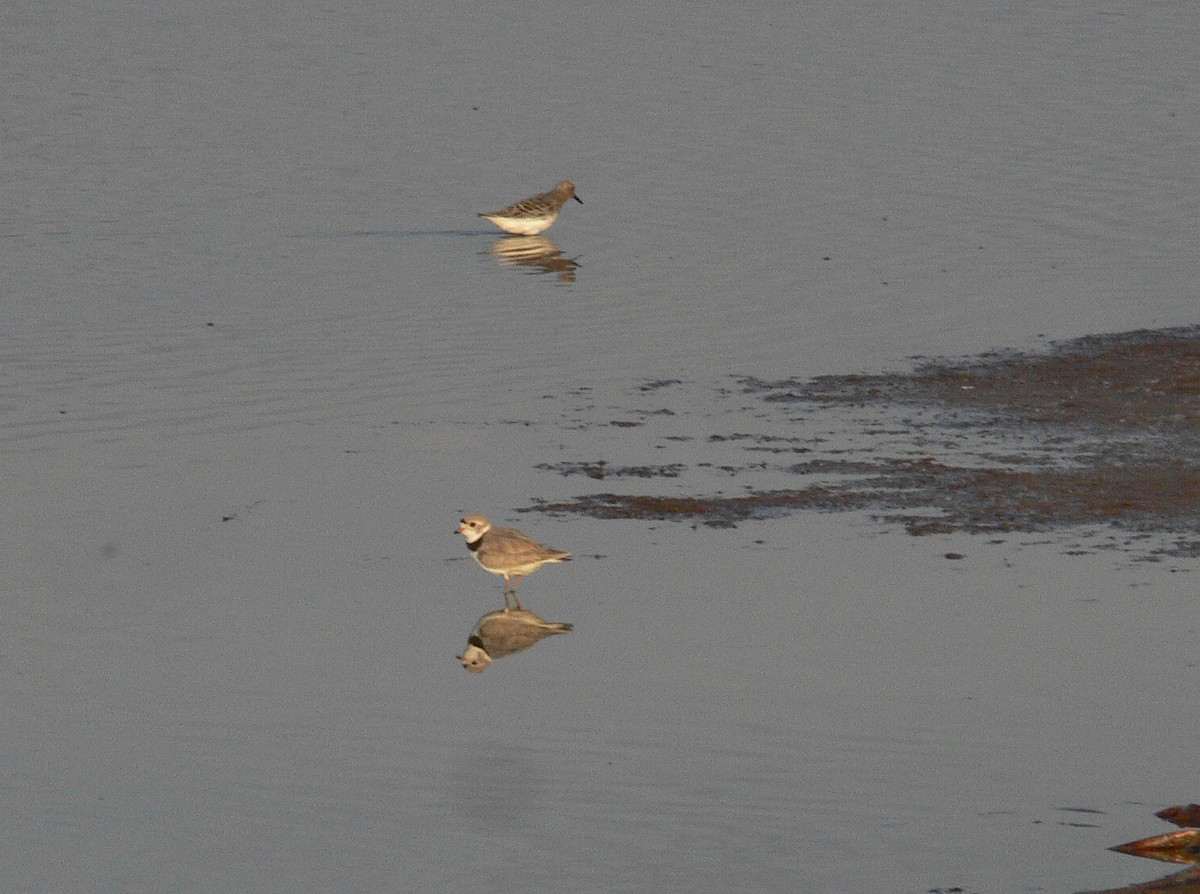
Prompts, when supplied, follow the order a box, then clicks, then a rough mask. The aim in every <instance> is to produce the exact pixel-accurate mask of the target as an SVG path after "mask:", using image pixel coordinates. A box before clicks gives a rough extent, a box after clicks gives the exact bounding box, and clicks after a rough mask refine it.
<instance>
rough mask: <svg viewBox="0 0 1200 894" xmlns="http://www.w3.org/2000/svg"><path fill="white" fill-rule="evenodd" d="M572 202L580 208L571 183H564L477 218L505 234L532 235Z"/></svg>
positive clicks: (541, 229)
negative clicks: (482, 219) (490, 223)
mask: <svg viewBox="0 0 1200 894" xmlns="http://www.w3.org/2000/svg"><path fill="white" fill-rule="evenodd" d="M567 199H574V200H575V201H576V202H578V203H579V204H580V205H582V204H583V199H581V198H579V196H577V195H575V184H574V183H572V182H571V181H570V180H564V181H562V182H561V183H559V184H558V186H556V187H554V189H552V190H550V191H549V192H544V193H542V194H541V195H537V196H534V197H533V198H531V199H524V200H522V201H520V202H515V203H514V204H512V205H509V206H508V207H507V208H503V209H501V210H500V211H480V212H479V216H480V217H486V218H487V219H488V220H490V221H491V222H492V223H494V224H495V225H496V226H498V227H499V228H500V229H502V230H504V232H506V233H516V234H517V235H518V236H536V235H537V234H538V233H540V232H542V231H543V230H546V229H549V227H550V225H551V224H552V223H554V221H556V220H557V219H558V212H559V211H561V210H562V206H563V205H565V204H566V203H567Z"/></svg>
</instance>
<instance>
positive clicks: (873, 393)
mask: <svg viewBox="0 0 1200 894" xmlns="http://www.w3.org/2000/svg"><path fill="white" fill-rule="evenodd" d="M739 381H740V383H741V386H742V394H743V395H749V396H752V397H755V398H757V399H759V400H760V401H762V402H763V403H764V404H765V405H767V406H788V407H791V406H795V405H803V406H804V407H807V409H806V410H805V411H804V412H805V415H804V416H803V418H801V419H794V418H793V419H790V420H788V421H789V422H790V423H791V424H794V425H796V426H797V427H798V431H797V434H796V435H795V436H791V435H787V434H779V433H778V432H776V433H772V434H765V433H764V434H754V433H753V432H745V431H742V432H736V433H733V434H721V433H713V434H711V435H710V436H709V437H708V439H707V442H706V443H707V445H708V446H709V447H711V448H712V449H726V450H727V449H730V448H733V449H745V450H758V451H767V452H768V453H769V454H775V455H780V454H785V453H787V454H792V455H795V454H817V453H822V454H823V455H821V456H818V455H811V456H806V457H805V461H804V462H799V463H796V464H792V465H785V466H781V467H777V471H783V472H788V473H791V474H794V475H801V476H814V475H820V476H822V477H821V482H820V483H819V484H813V485H810V486H806V487H802V488H778V487H769V488H767V487H763V488H747V489H746V491H745V492H743V493H741V494H738V495H735V496H727V495H724V494H721V493H717V494H715V495H702V494H700V495H696V494H693V495H678V496H665V495H646V494H622V493H615V492H609V493H600V494H591V495H586V496H581V497H578V498H576V499H573V500H571V501H567V502H555V503H544V504H540V505H539V506H538V507H536V508H538V509H540V510H542V511H546V512H576V513H582V514H586V515H591V516H593V517H597V518H632V519H654V520H662V519H676V520H681V521H691V522H693V523H697V524H705V525H710V526H715V527H729V526H732V525H735V524H737V523H738V522H740V521H744V520H746V519H751V518H765V517H773V516H777V515H781V514H784V513H790V512H795V511H798V510H811V509H815V510H825V511H834V510H839V511H840V510H856V509H857V510H862V509H866V510H870V511H873V512H876V513H877V514H879V515H880V517H882V518H883V519H885V520H888V521H895V522H898V523H901V524H903V525H904V527H905V528H906V530H908V531H909V532H910V533H912V534H916V535H920V534H932V533H949V532H957V531H963V532H969V533H990V532H1040V531H1051V530H1054V529H1058V528H1063V527H1068V526H1080V525H1098V524H1103V525H1112V526H1115V527H1117V528H1121V529H1124V530H1126V531H1128V532H1133V535H1134V539H1135V538H1136V536H1137V535H1141V534H1144V533H1146V532H1157V533H1161V532H1167V533H1170V534H1173V535H1175V538H1176V539H1175V543H1174V546H1173V547H1169V548H1166V549H1162V550H1159V551H1158V552H1160V553H1164V554H1169V555H1179V556H1200V437H1198V436H1200V326H1194V327H1189V328H1184V329H1168V330H1161V331H1139V332H1132V333H1124V334H1119V335H1109V336H1096V337H1088V338H1083V339H1078V340H1075V341H1070V342H1065V343H1062V344H1059V345H1056V346H1055V347H1054V348H1053V349H1052V350H1050V351H1049V352H1047V353H1045V354H1036V355H1034V354H1021V353H1015V352H1006V353H995V354H986V355H982V356H980V357H975V358H970V359H967V360H962V361H923V362H922V363H921V364H920V365H918V366H917V367H916V369H915V370H913V371H911V372H907V373H895V374H888V375H870V376H866V375H849V376H824V377H820V378H817V379H813V380H810V381H801V380H785V381H763V380H758V379H741V380H739ZM670 384H672V385H674V384H675V383H674V382H671V383H670ZM839 407H851V408H861V409H863V410H864V411H871V412H876V411H878V412H880V413H888V412H890V413H891V414H892V416H891V417H890V418H889V419H888V420H887V424H881V423H879V422H877V421H876V422H872V423H871V424H870V425H869V426H868V427H866V428H864V429H862V430H861V431H859V432H858V433H857V434H856V435H855V436H854V437H853V438H851V440H852V441H853V450H845V449H844V450H842V451H840V452H841V453H847V454H848V453H853V454H854V457H853V458H850V457H849V456H846V457H840V456H839V455H838V454H839V451H838V450H836V449H833V448H832V447H826V446H825V445H824V444H823V443H822V442H823V439H822V438H815V437H812V436H811V435H809V436H805V435H804V432H803V430H802V426H803V423H804V422H805V420H810V419H812V418H813V415H812V414H813V413H820V412H821V411H823V410H829V409H830V408H833V409H836V408H839ZM669 438H670V435H667V437H666V438H665V439H669ZM864 442H868V443H864ZM888 454H891V455H888ZM964 454H965V455H964ZM696 466H697V468H702V467H710V468H711V467H714V466H716V467H717V468H720V469H722V470H726V471H727V472H728V471H729V470H733V472H734V473H736V472H740V471H747V470H748V469H749V468H750V467H748V466H744V467H736V468H735V467H733V466H728V465H716V464H712V463H698V464H696ZM542 468H547V469H553V470H555V471H559V472H560V473H561V474H564V475H568V474H584V475H588V476H589V477H592V478H596V479H610V478H621V477H629V476H634V475H636V476H637V477H649V478H653V477H676V476H679V475H681V474H683V473H684V472H685V471H686V469H685V467H684V466H683V465H681V464H678V463H675V464H667V465H660V466H644V467H639V466H631V467H625V468H624V469H623V470H621V469H616V468H612V467H609V466H608V465H607V464H606V463H604V462H602V461H596V462H592V463H559V464H556V465H554V466H543V467H542Z"/></svg>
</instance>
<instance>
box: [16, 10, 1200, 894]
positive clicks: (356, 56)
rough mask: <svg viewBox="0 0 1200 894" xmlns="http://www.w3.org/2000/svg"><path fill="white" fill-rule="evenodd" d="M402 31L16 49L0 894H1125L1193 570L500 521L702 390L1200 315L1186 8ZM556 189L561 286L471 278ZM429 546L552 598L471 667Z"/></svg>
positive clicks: (1002, 543)
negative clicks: (486, 542)
mask: <svg viewBox="0 0 1200 894" xmlns="http://www.w3.org/2000/svg"><path fill="white" fill-rule="evenodd" d="M425 6H428V7H429V8H417V7H416V6H409V5H405V4H400V5H397V4H395V3H372V2H365V3H353V4H341V5H330V4H318V3H310V2H306V0H301V2H297V3H292V4H249V5H247V4H244V3H236V4H235V3H210V4H194V3H181V2H177V0H167V2H154V3H140V2H133V0H129V2H122V0H112V2H102V3H90V4H89V3H76V4H49V5H48V4H42V3H32V2H26V0H13V2H10V3H8V4H6V5H5V6H4V7H3V8H2V9H0V75H2V78H0V80H2V83H3V84H4V87H3V90H2V91H0V95H2V96H3V106H2V110H3V126H2V128H0V141H2V143H0V144H2V146H3V158H4V173H3V176H2V177H0V235H2V236H3V243H2V245H3V249H2V250H3V259H4V262H3V265H2V266H0V286H2V290H0V301H3V309H4V313H3V323H2V324H0V370H2V371H3V376H2V379H0V382H2V384H0V422H2V424H0V457H2V461H3V470H4V471H3V474H2V475H0V498H2V499H0V513H2V515H3V520H4V530H5V532H6V537H5V583H4V586H3V587H2V588H0V605H2V611H3V623H2V624H0V698H2V700H3V701H2V702H0V708H2V713H3V716H4V718H5V720H4V723H3V725H2V727H0V748H2V754H3V756H4V761H3V768H2V770H0V780H2V786H3V788H2V789H0V794H2V795H3V797H0V866H2V867H3V869H2V870H0V877H2V878H3V882H0V885H2V886H3V887H4V888H5V889H6V890H11V891H15V892H59V891H80V892H141V891H145V892H158V891H168V890H169V891H188V892H190V891H196V892H217V891H222V892H223V891H229V892H244V891H254V892H289V894H294V892H328V891H356V892H357V891H389V892H391V891H396V892H400V891H404V892H408V891H447V890H463V889H467V888H478V889H484V888H486V889H487V890H490V891H502V892H508V891H511V892H559V891H576V892H592V891H595V892H601V891H603V892H643V891H644V892H662V891H676V890H687V891H694V892H727V891H734V890H736V891H764V892H776V891H779V892H783V891H787V892H794V891H812V892H842V891H860V892H865V891H870V892H874V891H878V892H924V891H928V890H930V889H932V888H949V887H952V886H960V887H963V888H964V889H965V890H968V891H979V892H1017V891H1073V890H1078V889H1080V888H1088V887H1102V886H1113V885H1117V884H1122V883H1127V882H1130V881H1134V880H1141V879H1148V878H1152V877H1154V876H1155V875H1156V874H1157V869H1158V867H1155V866H1153V865H1151V864H1148V863H1145V862H1142V861H1137V860H1134V859H1131V858H1129V857H1124V856H1120V855H1116V854H1110V853H1108V852H1107V851H1105V850H1104V848H1105V847H1107V846H1108V845H1111V844H1116V843H1119V842H1122V841H1127V840H1129V839H1131V838H1137V837H1142V836H1144V835H1149V834H1155V833H1157V832H1159V831H1164V828H1163V827H1160V826H1159V824H1158V823H1157V821H1155V820H1154V819H1153V818H1152V817H1151V815H1150V814H1151V813H1152V811H1153V810H1155V809H1158V808H1159V807H1162V806H1165V805H1167V804H1173V803H1180V802H1186V801H1188V800H1195V799H1196V796H1197V792H1196V791H1195V774H1194V768H1195V766H1196V765H1197V762H1198V761H1200V740H1198V739H1197V737H1196V736H1195V729H1194V725H1195V724H1194V721H1195V692H1196V689H1197V683H1198V682H1200V679H1198V676H1200V670H1198V666H1197V661H1196V658H1195V643H1196V638H1197V620H1196V610H1197V595H1198V591H1200V585H1198V583H1197V575H1196V571H1197V568H1196V562H1195V561H1194V560H1179V559H1176V560H1168V561H1163V562H1141V561H1136V560H1134V559H1133V558H1131V557H1130V556H1129V555H1127V554H1125V553H1123V552H1122V551H1120V550H1112V549H1104V548H1095V549H1086V550H1066V549H1064V543H1063V540H1062V538H1061V537H1058V536H1055V535H1050V536H1047V537H1013V538H1007V539H999V540H996V541H991V540H984V539H983V538H970V537H965V536H954V537H931V538H921V539H915V538H911V537H909V536H907V535H906V534H904V533H903V532H902V530H900V529H899V528H897V527H894V526H893V527H889V526H887V525H885V524H882V523H879V522H877V521H874V520H872V519H870V518H867V517H865V516H861V515H841V516H832V515H811V514H809V515H804V514H802V515H796V516H792V517H788V518H783V519H777V520H770V521H761V522H752V523H747V524H744V525H741V526H739V527H738V528H736V529H733V530H710V529H704V528H701V529H693V528H692V527H689V526H686V525H672V524H645V523H640V522H632V521H627V522H604V521H596V520H589V519H581V518H557V517H548V516H544V515H539V514H536V513H534V514H518V513H516V512H515V510H516V509H517V508H520V507H525V506H528V505H530V503H531V502H532V501H533V500H534V499H535V498H543V499H549V500H554V499H565V498H569V497H570V496H572V495H575V494H578V493H581V492H588V491H592V490H596V489H602V488H597V487H594V486H591V485H593V482H587V483H581V480H580V479H572V478H564V477H561V476H558V475H556V474H553V473H548V472H546V471H543V470H539V469H538V468H537V465H538V464H541V463H558V462H563V461H579V460H596V459H606V460H608V461H610V462H632V463H669V462H680V463H685V464H690V463H695V462H700V461H705V460H708V459H711V456H710V455H709V454H708V453H706V452H705V451H704V450H703V449H702V448H701V445H702V444H703V443H704V441H705V439H706V438H707V437H708V436H709V435H711V434H714V433H720V434H729V433H731V432H737V431H747V430H752V429H751V427H752V426H754V425H758V424H760V420H759V419H758V416H756V414H757V413H758V412H759V410H758V409H756V408H754V407H752V406H751V405H750V402H747V403H746V404H745V405H743V404H742V403H739V402H738V401H737V400H736V399H728V400H721V399H717V397H716V396H717V395H721V394H722V393H723V391H722V389H724V388H726V386H728V385H729V384H730V382H731V381H732V380H731V378H730V377H731V376H737V375H755V376H762V377H773V376H810V375H817V374H823V373H844V372H856V371H869V372H875V371H879V370H883V369H903V368H905V367H906V358H908V357H910V356H912V355H917V354H925V355H929V354H935V355H957V354H962V353H970V352H975V351H980V350H986V349H989V348H995V347H1003V346H1011V347H1017V348H1034V347H1037V346H1039V345H1042V344H1045V343H1046V341H1047V340H1049V339H1056V338H1066V337H1071V336H1076V335H1082V334H1088V333H1095V332H1112V331H1122V330H1126V329H1133V328H1141V327H1160V326H1171V325H1182V324H1190V323H1195V322H1196V321H1197V300H1196V293H1195V282H1196V281H1197V278H1198V275H1200V254H1198V253H1197V252H1196V248H1195V247H1196V236H1197V227H1196V223H1197V203H1196V199H1195V185H1196V183H1197V182H1198V179H1200V154H1197V153H1196V151H1195V147H1196V144H1197V138H1198V137H1200V104H1198V100H1197V97H1198V96H1200V89H1198V88H1200V55H1197V53H1196V44H1197V39H1198V37H1200V10H1198V8H1197V7H1196V6H1195V5H1194V4H1190V3H1154V4H1099V5H1098V4H1096V3H1094V2H1077V3H1045V4H982V3H980V4H973V3H967V4H945V3H929V2H922V3H908V4H902V5H901V4H880V5H879V7H880V8H857V7H856V8H853V9H849V8H847V9H842V8H841V7H836V6H835V7H826V6H824V5H819V4H813V5H803V4H795V3H761V4H752V5H751V6H749V7H738V6H736V5H734V6H730V5H729V4H722V3H704V4H693V5H691V6H672V5H670V4H667V5H662V4H660V5H659V6H658V7H656V8H646V4H642V3H625V2H617V3H607V4H589V3H568V4H566V5H564V4H514V3H503V2H502V3H491V4H478V5H477V4H464V3H457V2H445V3H439V4H426V5H425ZM563 177H570V178H571V179H572V180H574V181H575V183H576V185H577V187H578V190H579V194H580V195H581V197H582V198H583V200H584V202H585V204H584V205H583V206H579V205H575V204H574V203H572V204H571V206H570V207H568V208H567V209H565V211H564V212H563V216H562V218H561V219H560V221H559V222H558V223H557V224H556V225H555V227H554V228H553V229H552V230H550V231H549V233H548V234H547V235H548V236H549V237H550V239H551V240H552V242H553V243H554V245H555V246H556V248H557V249H558V250H559V251H561V257H562V258H565V259H573V260H574V261H576V262H577V263H578V267H577V268H576V269H575V270H574V277H573V279H572V278H571V277H570V276H567V277H560V276H556V275H535V274H533V273H530V272H529V271H531V270H534V269H536V268H530V267H518V266H510V265H506V264H503V263H498V261H497V257H496V255H495V254H494V253H493V250H494V248H495V244H496V241H497V234H496V233H494V232H493V231H492V229H491V227H490V225H488V224H486V222H483V221H480V220H479V219H478V218H476V217H475V212H476V211H479V210H486V209H492V208H495V207H498V206H500V205H503V204H506V203H507V202H510V201H513V200H515V199H518V198H521V197H523V196H526V195H530V194H533V193H535V192H540V191H542V190H544V189H548V188H549V187H550V186H552V185H553V184H554V183H555V182H556V181H557V180H559V179H561V178H563ZM661 378H672V379H679V380H681V383H682V384H681V385H680V386H678V387H676V388H674V389H673V390H672V392H671V393H670V395H669V396H667V395H665V394H664V395H663V396H662V399H661V401H660V403H661V406H662V408H664V409H670V410H671V412H672V413H674V414H675V416H673V417H670V418H669V420H668V421H669V426H668V429H669V430H671V431H673V432H674V435H675V436H677V437H676V439H675V440H672V441H669V442H668V444H669V446H665V447H663V446H661V442H657V441H653V440H651V439H649V438H645V439H641V440H639V438H638V436H637V432H636V431H634V432H632V433H631V432H630V431H629V430H627V429H625V428H620V427H612V426H603V425H597V424H589V425H581V423H580V420H581V419H584V418H586V419H588V420H591V422H592V423H595V422H596V421H597V420H605V419H610V418H611V419H620V418H624V417H623V414H627V413H628V412H629V411H630V409H631V408H639V407H640V408H642V409H645V410H646V411H647V412H653V410H654V407H655V406H656V405H655V404H654V403H653V401H652V400H651V399H649V398H647V397H646V396H645V394H644V393H643V392H642V391H641V390H640V388H641V386H642V385H644V383H646V382H648V381H650V380H655V379H661ZM655 399H657V398H655ZM647 401H649V402H647ZM762 424H766V423H762ZM770 424H779V423H778V420H774V421H772V422H771V423H770ZM685 437H686V438H691V439H692V440H690V441H688V440H682V438H685ZM660 448H661V449H660ZM629 486H631V487H632V486H642V487H644V488H645V489H646V491H647V492H650V493H657V492H663V491H665V490H669V488H670V487H671V486H672V485H671V483H670V482H664V481H647V482H645V483H644V484H640V485H629ZM716 486H717V487H720V486H722V485H720V484H718V485H716ZM727 486H728V487H729V488H730V489H731V490H736V489H737V488H738V487H739V484H738V482H737V481H736V479H733V480H730V481H729V482H728V484H727ZM466 511H477V512H484V513H487V514H489V515H491V516H492V517H493V518H494V519H495V520H496V521H497V522H499V523H509V524H516V525H519V526H521V527H522V528H525V529H526V530H529V531H530V532H531V533H533V534H534V535H535V536H537V537H538V539H540V540H542V541H543V542H546V543H548V544H550V545H552V546H555V547H559V548H565V549H571V550H573V551H574V552H575V554H576V560H575V561H574V562H573V563H571V564H570V565H564V566H554V567H550V568H547V569H545V570H542V571H540V572H538V573H537V575H535V576H533V577H531V578H530V579H528V580H527V581H526V582H525V583H524V585H523V587H522V594H523V596H524V599H525V601H526V604H527V606H528V607H531V608H534V609H535V610H537V611H538V612H539V613H541V614H542V615H544V616H545V617H546V618H548V619H550V620H562V621H571V622H573V623H574V624H575V625H576V629H575V632H574V633H572V634H570V635H569V636H566V637H555V638H553V639H551V640H548V641H547V642H545V643H543V644H541V645H539V646H537V647H536V648H535V649H534V650H532V651H531V652H529V653H526V654H522V655H517V656H513V657H509V658H505V659H503V660H502V661H500V662H498V663H497V664H496V665H495V666H493V667H492V668H490V669H489V670H487V672H486V673H484V674H482V675H479V676H475V675H470V674H467V673H465V672H464V671H463V670H462V669H461V668H460V667H459V665H458V662H457V661H456V660H455V657H454V656H455V655H456V654H457V653H458V652H460V651H461V650H462V648H463V646H465V644H466V637H467V634H468V633H469V631H470V629H471V626H472V625H473V624H474V622H475V621H476V619H477V618H478V617H479V616H480V615H482V614H483V613H484V612H486V611H490V610H492V609H494V608H497V607H499V601H500V586H499V584H500V582H499V580H498V579H496V578H492V577H490V576H488V575H485V574H483V572H481V571H480V570H479V569H478V568H477V567H476V566H475V565H474V563H473V562H471V561H470V560H469V558H468V556H467V552H466V550H465V549H464V548H463V546H462V542H461V539H460V538H457V537H456V536H455V535H454V534H453V530H454V527H455V525H456V523H457V520H458V518H459V517H460V515H461V514H462V513H463V512H466ZM1094 536H1095V538H1098V540H1099V541H1100V542H1103V539H1104V538H1105V536H1106V535H1105V533H1104V532H1096V533H1095V535H1094ZM947 552H957V553H961V554H963V555H964V556H965V558H964V559H962V560H960V561H948V560H947V559H946V558H944V556H945V554H946V553H947ZM1068 552H1078V553H1079V554H1071V555H1068V554H1067V553H1068ZM1077 808H1082V809H1085V810H1087V811H1096V812H1086V813H1085V812H1079V810H1078V809H1077Z"/></svg>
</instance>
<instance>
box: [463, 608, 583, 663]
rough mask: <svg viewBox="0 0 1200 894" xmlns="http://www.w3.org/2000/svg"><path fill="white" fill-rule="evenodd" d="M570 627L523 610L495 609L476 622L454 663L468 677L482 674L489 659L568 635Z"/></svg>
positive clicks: (489, 661)
mask: <svg viewBox="0 0 1200 894" xmlns="http://www.w3.org/2000/svg"><path fill="white" fill-rule="evenodd" d="M573 626H574V625H572V624H564V623H554V622H551V621H544V620H542V619H541V618H539V617H538V616H537V615H535V614H534V613H533V612H528V611H525V610H524V609H517V608H502V609H498V610H497V611H494V612H488V613H487V614H486V615H484V616H483V617H482V618H480V619H479V623H478V624H476V625H475V629H474V630H472V631H471V636H470V638H469V639H468V640H467V648H466V649H465V650H464V651H463V653H462V654H461V655H459V656H458V660H459V661H461V662H462V666H463V667H465V668H466V669H467V670H469V671H470V672H471V673H473V674H478V673H482V672H483V671H484V670H486V669H487V666H488V665H489V664H491V663H492V660H493V659H496V658H503V657H504V656H505V655H511V654H512V653H513V652H520V651H521V650H523V649H528V648H529V647H530V646H532V645H533V644H534V643H536V642H537V641H538V640H541V639H545V638H546V637H548V636H553V635H554V634H556V633H569V632H570V631H571V629H572V628H573Z"/></svg>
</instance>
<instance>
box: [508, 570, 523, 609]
mask: <svg viewBox="0 0 1200 894" xmlns="http://www.w3.org/2000/svg"><path fill="white" fill-rule="evenodd" d="M520 582H521V575H519V574H514V575H513V576H512V584H509V582H508V575H507V574H506V575H504V607H505V608H508V607H509V605H508V595H509V594H510V593H511V594H512V598H513V602H514V603H515V604H516V607H517V610H518V611H524V609H523V608H521V600H520V599H518V598H517V584H519V583H520Z"/></svg>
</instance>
